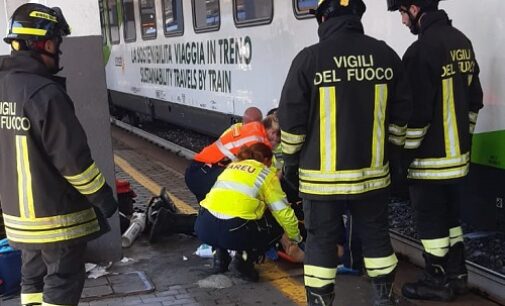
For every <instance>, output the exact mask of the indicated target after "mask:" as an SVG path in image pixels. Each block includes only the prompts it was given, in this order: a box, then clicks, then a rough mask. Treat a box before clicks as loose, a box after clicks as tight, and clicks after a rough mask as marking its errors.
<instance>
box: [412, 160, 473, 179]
mask: <svg viewBox="0 0 505 306" xmlns="http://www.w3.org/2000/svg"><path fill="white" fill-rule="evenodd" d="M469 170H470V165H469V164H466V165H464V166H461V167H456V168H449V169H443V170H441V169H412V168H410V169H409V170H408V178H411V179H422V180H448V179H454V178H460V177H464V176H466V175H467V174H468V171H469Z"/></svg>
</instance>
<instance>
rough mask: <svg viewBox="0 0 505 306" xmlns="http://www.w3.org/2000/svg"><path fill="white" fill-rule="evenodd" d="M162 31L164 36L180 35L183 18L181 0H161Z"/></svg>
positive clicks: (182, 27) (182, 29)
mask: <svg viewBox="0 0 505 306" xmlns="http://www.w3.org/2000/svg"><path fill="white" fill-rule="evenodd" d="M161 3H162V4H163V31H164V32H165V36H174V35H182V33H183V32H184V20H183V16H182V0H163V1H162V2H161Z"/></svg>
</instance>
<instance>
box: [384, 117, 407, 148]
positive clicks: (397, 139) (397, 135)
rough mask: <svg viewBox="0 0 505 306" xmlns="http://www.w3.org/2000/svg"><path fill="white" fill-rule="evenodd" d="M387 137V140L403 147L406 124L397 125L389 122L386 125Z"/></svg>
mask: <svg viewBox="0 0 505 306" xmlns="http://www.w3.org/2000/svg"><path fill="white" fill-rule="evenodd" d="M388 132H389V137H388V141H389V142H390V143H392V144H394V145H397V146H401V147H403V146H404V145H405V141H406V139H407V126H406V125H405V126H398V125H396V124H392V123H391V124H389V127H388Z"/></svg>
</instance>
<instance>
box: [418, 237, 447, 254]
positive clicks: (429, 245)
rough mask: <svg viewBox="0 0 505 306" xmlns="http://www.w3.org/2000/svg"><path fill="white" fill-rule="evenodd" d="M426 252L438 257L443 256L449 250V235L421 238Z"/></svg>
mask: <svg viewBox="0 0 505 306" xmlns="http://www.w3.org/2000/svg"><path fill="white" fill-rule="evenodd" d="M421 243H422V244H423V247H424V250H425V251H426V253H429V254H431V255H435V256H438V257H444V256H445V255H447V253H448V252H449V237H444V238H437V239H421Z"/></svg>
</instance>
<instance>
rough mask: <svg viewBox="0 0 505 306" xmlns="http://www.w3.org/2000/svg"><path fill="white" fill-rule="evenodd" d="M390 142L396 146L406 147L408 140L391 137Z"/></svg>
mask: <svg viewBox="0 0 505 306" xmlns="http://www.w3.org/2000/svg"><path fill="white" fill-rule="evenodd" d="M388 141H389V142H390V143H392V144H394V145H397V146H400V147H403V146H405V141H406V139H405V137H401V136H394V135H389V137H388Z"/></svg>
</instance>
